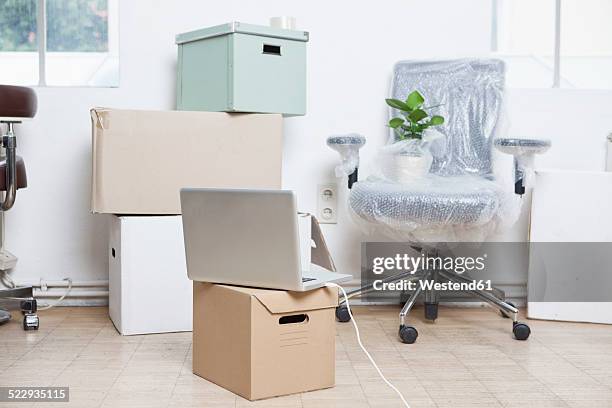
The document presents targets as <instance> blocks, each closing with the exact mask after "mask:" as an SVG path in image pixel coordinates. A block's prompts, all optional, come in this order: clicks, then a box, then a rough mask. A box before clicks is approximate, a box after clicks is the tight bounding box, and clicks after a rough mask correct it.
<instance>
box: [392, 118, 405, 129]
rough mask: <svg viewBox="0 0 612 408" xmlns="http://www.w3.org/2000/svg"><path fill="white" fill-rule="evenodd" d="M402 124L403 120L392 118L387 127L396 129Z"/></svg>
mask: <svg viewBox="0 0 612 408" xmlns="http://www.w3.org/2000/svg"><path fill="white" fill-rule="evenodd" d="M402 123H404V119H402V118H393V119H391V120H390V121H389V127H390V128H393V129H396V128H397V127H398V126H399V125H401V124H402Z"/></svg>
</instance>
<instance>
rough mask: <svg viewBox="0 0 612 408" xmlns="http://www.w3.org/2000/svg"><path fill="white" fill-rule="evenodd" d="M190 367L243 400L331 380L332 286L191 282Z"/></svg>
mask: <svg viewBox="0 0 612 408" xmlns="http://www.w3.org/2000/svg"><path fill="white" fill-rule="evenodd" d="M193 300H194V303H193V372H194V374H196V375H199V376H201V377H203V378H205V379H207V380H209V381H212V382H213V383H215V384H218V385H220V386H222V387H224V388H227V389H228V390H230V391H233V392H235V393H236V394H238V395H241V396H242V397H244V398H247V399H249V400H257V399H262V398H269V397H276V396H280V395H286V394H293V393H298V392H304V391H311V390H317V389H321V388H329V387H333V386H334V382H335V321H336V320H335V307H336V306H337V305H338V293H337V290H335V289H331V288H320V289H317V290H313V291H308V292H287V291H282V290H267V289H255V288H246V287H239V286H228V285H216V284H210V283H203V282H194V283H193Z"/></svg>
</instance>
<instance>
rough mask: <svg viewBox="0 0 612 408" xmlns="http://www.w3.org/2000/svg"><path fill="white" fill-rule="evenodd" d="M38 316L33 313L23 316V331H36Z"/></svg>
mask: <svg viewBox="0 0 612 408" xmlns="http://www.w3.org/2000/svg"><path fill="white" fill-rule="evenodd" d="M38 325H39V321H38V316H37V315H36V314H34V313H27V314H26V315H24V316H23V330H26V331H28V330H38Z"/></svg>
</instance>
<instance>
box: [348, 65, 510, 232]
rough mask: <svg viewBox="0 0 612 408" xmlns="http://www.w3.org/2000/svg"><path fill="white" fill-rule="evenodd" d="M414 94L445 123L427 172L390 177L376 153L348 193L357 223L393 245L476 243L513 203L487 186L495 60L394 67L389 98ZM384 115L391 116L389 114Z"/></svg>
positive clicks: (498, 87)
mask: <svg viewBox="0 0 612 408" xmlns="http://www.w3.org/2000/svg"><path fill="white" fill-rule="evenodd" d="M415 89H416V90H418V91H419V92H421V94H423V96H424V97H425V100H426V103H425V104H426V106H432V105H437V104H443V106H440V107H438V108H432V109H429V110H428V111H429V113H430V114H439V115H442V116H444V117H445V119H446V121H445V124H444V125H442V126H438V127H436V128H435V130H436V131H438V132H439V133H440V134H441V135H442V137H440V138H436V140H435V143H432V144H431V145H430V149H431V154H430V155H429V157H431V160H432V161H431V166H430V167H429V172H428V173H425V174H422V175H419V174H415V175H414V177H412V178H410V177H405V176H404V177H401V178H399V179H398V178H397V177H395V178H394V177H391V176H390V175H391V174H396V173H397V172H398V171H400V170H397V169H396V171H395V173H394V171H393V170H389V169H393V167H394V166H395V167H397V166H401V165H402V164H401V163H402V162H401V161H400V160H401V159H398V158H394V157H390V156H389V157H387V158H386V159H384V160H381V159H380V155H379V157H378V159H377V160H378V163H376V166H375V167H377V168H378V171H376V170H375V171H374V172H373V175H372V176H370V177H368V178H367V179H366V180H363V181H359V182H358V183H355V184H354V185H353V188H352V190H351V192H350V195H349V207H350V211H351V212H352V214H353V216H354V218H355V219H356V221H357V222H358V224H359V225H361V226H362V227H363V228H364V229H368V230H371V229H373V228H376V229H377V230H380V229H381V228H382V232H383V233H385V235H387V236H390V237H392V238H393V239H401V240H411V241H412V240H416V241H436V240H437V241H451V240H484V238H485V237H486V236H487V235H489V234H490V233H491V232H493V231H495V230H496V229H497V228H498V226H499V225H500V224H504V225H506V224H511V223H514V221H515V220H516V218H517V217H518V209H519V204H518V203H519V202H518V201H517V198H516V197H515V196H514V194H512V190H511V188H504V187H505V186H501V185H500V184H498V183H496V182H495V181H494V180H493V178H494V177H493V170H492V155H491V148H492V141H493V139H495V137H496V132H497V131H498V130H499V128H498V122H499V119H500V116H501V113H502V102H503V90H504V65H503V62H501V61H498V60H454V61H433V62H426V61H419V62H409V61H403V62H399V63H398V64H396V66H395V69H394V74H393V85H392V97H393V98H397V99H401V100H404V99H405V98H406V96H407V95H408V94H409V93H410V92H411V91H413V90H415ZM390 113H391V116H392V117H393V116H397V115H398V112H396V111H395V110H393V109H391V112H390ZM393 142H395V138H394V137H393V136H390V139H389V143H393ZM436 145H437V146H436ZM433 147H435V149H433ZM385 149H387V150H388V147H387V146H385V147H383V149H382V151H384V150H385ZM400 173H401V171H400Z"/></svg>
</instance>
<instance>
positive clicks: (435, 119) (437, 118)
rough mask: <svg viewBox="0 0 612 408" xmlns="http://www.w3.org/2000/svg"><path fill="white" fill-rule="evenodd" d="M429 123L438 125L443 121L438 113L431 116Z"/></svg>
mask: <svg viewBox="0 0 612 408" xmlns="http://www.w3.org/2000/svg"><path fill="white" fill-rule="evenodd" d="M429 123H430V124H431V126H439V125H441V124H443V123H444V118H443V117H442V116H440V115H434V116H432V117H431V120H430V121H429Z"/></svg>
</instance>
